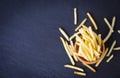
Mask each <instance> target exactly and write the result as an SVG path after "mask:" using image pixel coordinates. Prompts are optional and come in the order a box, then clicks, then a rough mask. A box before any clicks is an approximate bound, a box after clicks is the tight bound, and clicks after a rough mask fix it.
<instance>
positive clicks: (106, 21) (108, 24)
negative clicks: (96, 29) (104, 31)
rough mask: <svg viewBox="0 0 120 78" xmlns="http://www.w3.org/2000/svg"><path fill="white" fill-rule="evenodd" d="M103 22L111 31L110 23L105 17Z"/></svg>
mask: <svg viewBox="0 0 120 78" xmlns="http://www.w3.org/2000/svg"><path fill="white" fill-rule="evenodd" d="M104 21H105V23H106V24H107V26H108V27H109V28H110V31H111V32H113V28H112V26H111V25H110V23H109V22H108V20H107V18H104Z"/></svg>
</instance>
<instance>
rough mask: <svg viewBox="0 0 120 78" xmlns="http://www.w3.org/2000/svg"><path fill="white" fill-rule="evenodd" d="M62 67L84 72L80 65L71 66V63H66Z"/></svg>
mask: <svg viewBox="0 0 120 78" xmlns="http://www.w3.org/2000/svg"><path fill="white" fill-rule="evenodd" d="M64 67H66V68H71V69H74V70H78V71H82V72H84V69H82V68H80V67H77V66H73V65H68V64H67V65H64Z"/></svg>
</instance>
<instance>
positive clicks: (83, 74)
mask: <svg viewBox="0 0 120 78" xmlns="http://www.w3.org/2000/svg"><path fill="white" fill-rule="evenodd" d="M74 74H76V75H81V76H86V73H84V72H78V71H74Z"/></svg>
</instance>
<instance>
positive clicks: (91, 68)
mask: <svg viewBox="0 0 120 78" xmlns="http://www.w3.org/2000/svg"><path fill="white" fill-rule="evenodd" d="M83 65H85V66H86V67H88V68H89V69H90V70H91V71H93V72H96V70H95V69H94V68H93V67H91V66H90V65H88V64H85V63H83Z"/></svg>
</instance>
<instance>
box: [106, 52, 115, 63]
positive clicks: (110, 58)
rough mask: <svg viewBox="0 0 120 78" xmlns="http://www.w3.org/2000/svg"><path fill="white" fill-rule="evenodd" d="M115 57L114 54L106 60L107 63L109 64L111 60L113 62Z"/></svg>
mask: <svg viewBox="0 0 120 78" xmlns="http://www.w3.org/2000/svg"><path fill="white" fill-rule="evenodd" d="M113 57H114V55H113V54H112V55H111V56H110V57H109V58H108V59H107V60H106V62H107V63H108V62H110V60H112V58H113Z"/></svg>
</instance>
